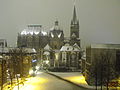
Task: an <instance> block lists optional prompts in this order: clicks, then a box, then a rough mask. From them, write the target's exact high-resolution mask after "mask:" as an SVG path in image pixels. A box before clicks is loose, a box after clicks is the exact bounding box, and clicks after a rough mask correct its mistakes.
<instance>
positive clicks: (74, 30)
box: [70, 4, 80, 46]
mask: <svg viewBox="0 0 120 90" xmlns="http://www.w3.org/2000/svg"><path fill="white" fill-rule="evenodd" d="M74 44H77V45H78V46H80V38H79V20H78V19H77V15H76V8H75V4H74V9H73V18H72V20H71V25H70V45H74Z"/></svg>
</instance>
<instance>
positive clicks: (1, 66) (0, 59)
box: [0, 56, 3, 90]
mask: <svg viewBox="0 0 120 90" xmlns="http://www.w3.org/2000/svg"><path fill="white" fill-rule="evenodd" d="M0 64H1V65H0V68H1V74H2V75H1V90H3V56H0Z"/></svg>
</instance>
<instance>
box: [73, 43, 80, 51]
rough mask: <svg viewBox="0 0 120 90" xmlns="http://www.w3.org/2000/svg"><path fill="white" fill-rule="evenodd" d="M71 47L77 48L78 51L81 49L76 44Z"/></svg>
mask: <svg viewBox="0 0 120 90" xmlns="http://www.w3.org/2000/svg"><path fill="white" fill-rule="evenodd" d="M73 47H75V48H78V49H79V50H80V49H81V48H80V47H79V46H78V44H77V43H75V44H74V45H73Z"/></svg>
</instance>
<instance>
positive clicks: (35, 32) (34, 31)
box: [17, 5, 80, 50]
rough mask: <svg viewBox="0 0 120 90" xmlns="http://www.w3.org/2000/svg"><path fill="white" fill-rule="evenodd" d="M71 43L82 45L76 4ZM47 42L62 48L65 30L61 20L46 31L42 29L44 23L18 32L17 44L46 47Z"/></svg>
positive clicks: (55, 47) (71, 27) (54, 46)
mask: <svg viewBox="0 0 120 90" xmlns="http://www.w3.org/2000/svg"><path fill="white" fill-rule="evenodd" d="M68 43H69V44H70V45H74V44H75V43H76V44H77V45H78V46H80V38H79V20H78V19H77V15H76V8H75V5H74V9H73V18H72V20H71V25H70V39H69V41H68ZM47 44H49V45H50V47H51V48H52V49H58V50H59V49H60V48H61V47H62V46H63V45H64V44H65V38H64V32H63V30H61V29H60V27H59V22H58V21H55V25H54V26H53V27H52V28H51V29H50V30H49V32H45V31H43V30H42V25H28V26H27V28H26V29H24V30H23V31H22V32H20V33H18V37H17V46H18V47H28V48H35V49H39V48H44V47H45V46H46V45H47Z"/></svg>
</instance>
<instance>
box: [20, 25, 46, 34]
mask: <svg viewBox="0 0 120 90" xmlns="http://www.w3.org/2000/svg"><path fill="white" fill-rule="evenodd" d="M39 33H42V34H43V35H47V32H45V31H42V28H41V25H28V27H27V28H26V29H24V30H23V31H22V32H21V33H20V34H21V35H28V34H30V35H33V34H35V35H37V34H39Z"/></svg>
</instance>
